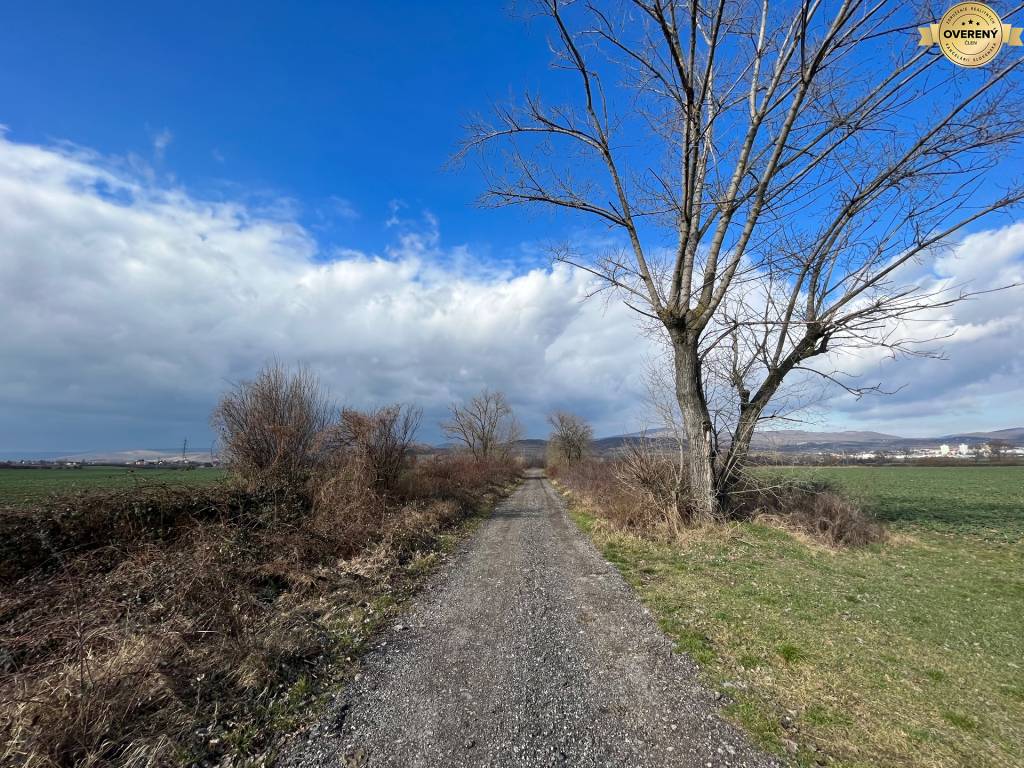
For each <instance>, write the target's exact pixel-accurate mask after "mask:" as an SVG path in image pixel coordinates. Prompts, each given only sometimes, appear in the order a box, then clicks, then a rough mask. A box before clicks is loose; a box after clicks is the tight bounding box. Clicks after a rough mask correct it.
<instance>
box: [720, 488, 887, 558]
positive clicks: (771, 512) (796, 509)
mask: <svg viewBox="0 0 1024 768" xmlns="http://www.w3.org/2000/svg"><path fill="white" fill-rule="evenodd" d="M730 502H731V513H732V516H733V517H734V518H738V519H745V520H758V521H760V522H765V523H770V524H775V525H779V526H781V527H784V528H788V529H791V530H795V531H798V532H800V533H804V534H806V535H808V536H810V537H811V538H813V539H814V540H815V541H818V542H820V543H822V544H825V545H826V546H829V547H835V548H838V547H859V546H864V545H866V544H872V543H874V542H878V541H882V540H884V539H885V537H886V532H885V528H884V527H883V526H882V525H881V524H880V523H878V522H877V521H875V520H874V519H873V518H872V517H871V516H870V515H869V514H868V513H867V512H865V511H864V509H862V508H861V507H860V506H859V505H858V504H857V503H856V502H855V501H854V500H853V499H851V498H849V497H848V496H846V495H844V494H843V493H842V492H841V491H839V490H838V489H836V488H833V487H832V486H830V485H828V484H826V483H820V482H817V483H815V482H800V481H796V480H790V479H785V478H784V479H776V480H774V481H771V480H763V479H761V478H755V477H752V476H750V475H747V476H745V477H744V478H743V479H742V480H741V481H740V484H739V485H738V487H737V488H736V489H735V490H734V492H733V493H732V495H731V497H730Z"/></svg>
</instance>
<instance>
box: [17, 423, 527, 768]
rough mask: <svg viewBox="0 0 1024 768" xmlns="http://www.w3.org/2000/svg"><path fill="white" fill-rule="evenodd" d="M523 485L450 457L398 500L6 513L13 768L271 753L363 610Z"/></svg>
mask: <svg viewBox="0 0 1024 768" xmlns="http://www.w3.org/2000/svg"><path fill="white" fill-rule="evenodd" d="M399 421H401V420H399ZM513 476H514V469H513V468H512V467H511V465H510V464H507V463H501V462H474V461H472V460H470V459H468V457H464V456H459V457H448V456H444V457H437V458H435V459H428V460H425V461H422V462H418V463H417V464H416V465H415V466H414V467H412V468H411V470H410V471H408V472H405V473H403V474H402V475H400V477H399V479H398V481H397V482H396V483H395V492H394V494H392V495H389V496H387V497H384V496H382V495H378V494H374V493H365V492H364V493H362V494H359V493H353V492H352V490H351V489H352V488H353V483H351V482H350V481H349V480H348V479H346V478H345V477H343V476H341V475H329V474H328V473H326V471H325V472H323V473H322V474H316V475H315V476H314V477H313V479H312V481H311V482H310V483H309V484H308V485H307V487H306V488H305V489H303V491H302V492H301V493H295V494H290V493H289V494H285V493H280V492H279V490H277V489H275V490H273V491H267V492H264V491H263V490H259V491H252V490H249V489H247V488H244V487H241V486H232V485H226V486H224V487H216V488H181V489H178V488H174V489H170V488H152V487H146V488H139V489H132V490H124V491H118V492H110V491H101V492H90V493H86V494H80V495H78V496H73V497H67V498H64V499H59V500H55V501H52V502H48V503H47V505H44V506H41V507H39V508H37V509H34V510H29V511H25V510H22V511H19V512H15V511H13V510H0V531H2V532H3V533H5V534H7V533H10V534H13V535H12V536H11V537H10V538H5V539H4V540H3V542H2V543H3V550H2V554H3V558H4V565H5V566H9V572H8V573H7V578H8V579H9V580H11V581H13V580H15V579H16V580H17V581H16V584H14V585H13V588H4V589H0V671H2V672H3V674H2V676H0V701H2V702H3V710H2V711H3V715H4V716H3V717H2V718H0V742H2V743H3V745H4V746H3V748H0V764H3V765H22V766H31V767H32V768H44V766H45V767H46V768H54V767H58V766H59V767H64V766H67V768H71V766H81V765H94V766H97V765H111V766H137V765H154V766H159V765H175V764H183V763H188V764H196V765H207V764H209V765H212V764H215V763H217V762H218V761H220V760H221V758H222V756H223V755H222V752H223V751H224V750H225V749H226V747H227V745H228V744H229V743H231V744H235V745H236V746H238V747H239V748H241V749H242V751H243V753H248V754H252V753H253V752H254V751H259V750H263V749H265V748H266V747H267V746H268V745H269V744H270V743H271V741H272V740H273V739H274V738H276V737H277V735H279V734H280V733H281V731H282V730H283V726H282V724H281V722H280V718H281V717H282V714H281V713H282V712H283V711H285V710H286V709H287V706H288V705H287V701H288V700H289V696H290V694H289V691H294V690H297V689H299V688H301V683H302V681H304V680H309V679H310V678H311V677H315V676H317V675H324V674H326V671H327V670H326V666H327V665H326V664H325V662H328V661H330V662H334V663H341V664H343V663H344V662H343V661H342V660H343V659H344V657H345V655H349V654H353V652H354V651H355V650H356V649H358V648H359V647H360V645H361V644H362V643H364V642H365V641H366V640H367V639H368V637H369V634H370V631H371V630H372V628H373V624H372V621H371V623H369V624H364V618H365V619H367V620H368V621H369V620H370V617H371V616H373V615H374V613H373V611H370V610H369V608H368V607H367V606H368V605H369V603H371V602H372V601H373V600H375V599H377V598H378V597H380V596H382V595H391V594H392V593H393V592H394V591H395V587H396V585H399V584H400V583H401V582H400V581H399V580H400V579H401V578H404V576H403V574H404V573H405V572H404V571H403V570H402V566H403V564H405V563H411V562H414V561H415V560H416V556H417V553H418V552H420V551H422V550H423V549H429V548H430V547H432V546H434V544H435V542H436V537H437V536H438V534H439V533H440V532H441V531H442V530H443V529H444V528H445V527H446V526H449V525H451V524H452V523H454V522H457V521H458V520H460V519H462V518H463V517H465V516H466V515H468V514H469V513H471V512H472V511H473V510H474V509H476V508H478V507H479V506H480V505H481V503H482V502H483V500H484V499H485V498H486V497H487V495H488V494H491V493H493V492H494V491H495V490H496V489H497V488H498V487H499V486H501V485H504V484H505V483H506V482H507V481H508V480H510V479H511V478H512V477H513ZM333 479H337V483H334V484H333V485H332V482H331V481H332V480H333ZM332 488H333V489H335V491H337V489H339V488H340V489H342V492H337V493H334V492H332V490H331V489H332ZM22 554H27V555H28V556H29V560H26V561H25V562H22V563H18V562H16V561H17V560H18V558H19V556H20V555H22ZM11 563H14V564H13V565H11ZM302 704H304V702H303V701H300V702H298V705H302ZM298 705H296V706H298ZM300 709H302V710H303V711H304V707H300ZM236 764H239V763H237V762H236Z"/></svg>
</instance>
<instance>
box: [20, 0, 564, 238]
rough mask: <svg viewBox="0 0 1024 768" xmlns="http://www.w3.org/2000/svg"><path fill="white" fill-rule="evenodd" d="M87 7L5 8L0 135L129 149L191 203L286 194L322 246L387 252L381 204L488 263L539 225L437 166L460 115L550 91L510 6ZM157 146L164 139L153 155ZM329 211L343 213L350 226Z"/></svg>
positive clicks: (530, 30) (541, 49)
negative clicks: (403, 211) (480, 200)
mask: <svg viewBox="0 0 1024 768" xmlns="http://www.w3.org/2000/svg"><path fill="white" fill-rule="evenodd" d="M99 8H100V6H97V5H95V4H87V3H53V2H46V1H45V0H44V1H43V2H34V3H17V4H9V5H8V7H7V8H6V9H5V11H4V15H3V23H2V24H0V93H2V95H3V104H4V107H3V114H2V116H0V121H2V122H3V123H5V124H6V125H7V126H8V127H9V129H10V135H11V138H13V139H15V140H18V141H29V142H47V141H51V140H54V139H60V140H70V141H73V142H75V143H76V144H80V145H82V146H85V147H89V148H91V149H94V150H97V151H99V152H101V153H104V154H109V155H122V154H126V153H129V152H134V153H137V154H138V155H140V156H144V157H146V158H149V159H152V160H154V161H155V162H154V164H155V165H156V166H157V168H158V170H159V171H161V172H162V173H166V174H173V175H174V176H175V177H176V178H177V179H178V180H180V182H181V183H183V184H185V185H187V187H188V188H189V189H190V190H191V191H192V192H193V193H195V194H197V195H201V196H204V197H216V196H221V195H223V196H227V197H232V198H234V197H237V196H239V195H240V194H245V195H252V196H253V197H254V198H255V199H257V200H258V198H259V197H260V196H264V197H266V198H267V199H268V200H269V199H275V200H276V199H279V198H282V197H285V198H291V199H292V200H294V201H295V202H296V203H297V204H298V206H299V216H300V220H301V221H303V223H305V224H307V225H309V226H311V227H316V231H317V235H318V238H319V239H321V241H322V242H323V243H324V244H325V245H329V244H331V243H334V244H337V245H341V246H344V247H347V248H358V249H365V250H375V249H376V250H379V249H381V248H383V247H384V245H385V244H386V243H387V242H388V233H387V232H386V231H385V228H384V227H383V226H382V222H383V221H384V220H385V219H386V218H387V211H388V206H389V203H390V202H391V201H392V200H400V201H402V202H403V203H404V204H405V205H406V206H408V209H407V210H413V211H418V210H420V209H423V208H427V209H429V210H431V211H433V212H435V213H436V214H437V215H439V216H441V217H442V218H443V220H444V222H445V227H446V229H448V230H450V231H452V232H458V237H459V239H460V240H462V241H463V242H466V243H468V244H470V245H472V246H474V247H475V248H476V249H477V250H478V251H479V250H480V249H484V250H488V251H493V252H494V254H495V255H496V256H499V257H501V256H507V255H513V256H518V255H519V246H520V244H521V243H522V242H523V241H524V240H529V239H531V238H532V237H534V236H543V235H544V234H545V233H546V232H548V231H549V230H550V229H551V227H552V224H551V221H550V219H548V218H546V217H535V216H534V217H526V216H524V215H522V213H520V212H517V211H499V212H492V213H490V214H488V215H486V216H481V215H480V212H479V210H477V209H475V208H474V206H473V200H474V198H475V197H476V196H477V195H478V194H479V192H480V189H481V182H480V179H479V176H478V174H477V173H476V172H475V169H474V168H473V167H472V166H470V167H468V168H466V169H464V170H462V171H461V172H447V171H445V170H444V169H443V166H444V164H445V163H446V161H447V160H448V158H449V157H450V155H451V154H452V153H453V151H454V150H455V149H456V146H457V142H458V140H459V138H460V136H461V134H462V128H463V126H464V124H465V122H466V119H467V116H469V115H470V114H471V113H472V112H475V111H481V110H484V109H486V107H487V106H488V104H490V103H491V102H492V101H494V100H505V99H507V98H508V97H509V96H510V95H512V94H519V93H521V92H522V89H523V88H524V87H525V86H527V85H528V84H534V85H536V84H539V83H540V82H542V81H543V79H544V77H545V74H546V70H547V60H548V54H547V50H546V46H545V44H544V39H545V38H544V34H545V32H546V31H545V30H544V29H543V28H539V29H538V28H535V26H534V25H531V24H530V23H527V22H526V21H525V19H524V18H523V17H522V15H521V14H520V15H518V16H517V15H514V9H513V8H512V7H511V6H507V7H505V8H504V9H502V7H501V6H500V5H499V4H491V3H457V2H447V3H445V2H440V3H421V2H389V3H338V2H322V3H308V2H307V3H268V2H246V3H232V2H220V3H195V2H185V3H172V4H148V3H135V2H132V3H127V2H125V3H120V2H107V3H103V4H102V10H99ZM165 132H169V136H170V143H169V144H168V145H167V146H166V148H165V150H164V151H163V153H162V158H153V157H152V154H153V146H154V141H156V140H157V138H158V137H159V136H161V135H168V134H165ZM335 198H338V199H341V200H344V201H348V203H350V205H351V211H350V212H349V213H348V214H347V215H344V214H343V215H339V212H338V208H337V205H336V203H335V200H334V199H335ZM346 210H347V209H346ZM353 214H358V216H355V215H353Z"/></svg>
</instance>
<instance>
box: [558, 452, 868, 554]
mask: <svg viewBox="0 0 1024 768" xmlns="http://www.w3.org/2000/svg"><path fill="white" fill-rule="evenodd" d="M677 468H678V462H677V461H676V460H675V459H674V458H673V457H670V456H667V455H664V454H659V453H656V452H652V451H648V450H645V449H643V448H638V449H636V450H627V451H626V452H625V454H624V455H623V456H621V457H619V458H616V459H612V460H606V461H596V460H590V461H584V462H581V463H580V464H577V465H574V466H572V467H567V468H559V469H558V470H557V471H556V474H557V476H558V478H559V479H560V480H561V481H562V482H563V483H564V484H565V485H566V486H567V487H569V488H570V489H571V490H573V491H575V492H577V493H578V494H580V495H581V496H584V497H586V498H587V499H588V501H589V502H590V504H591V506H592V507H593V508H594V509H595V511H596V512H597V513H598V514H599V515H600V516H601V517H602V518H604V519H606V520H608V521H609V522H610V523H611V524H612V525H614V526H615V527H617V528H622V529H629V530H634V531H637V532H640V533H661V534H673V533H676V532H678V531H679V529H680V527H681V518H680V516H679V513H678V511H677V509H678V507H677V504H676V493H678V494H679V498H680V499H681V501H682V503H683V504H685V503H686V486H685V484H683V483H680V484H679V485H678V486H677V484H676V483H677V479H676V478H677V474H676V473H677ZM677 489H678V490H677ZM728 504H729V506H728V514H729V518H730V519H731V520H754V521H758V522H762V523H767V524H771V525H777V526H780V527H784V528H786V529H788V530H792V531H795V532H799V533H802V534H805V535H807V536H809V537H811V538H812V539H814V540H815V541H817V542H819V543H822V544H824V545H826V546H829V547H836V548H838V547H857V546H864V545H866V544H871V543H874V542H878V541H882V540H884V539H885V536H886V532H885V528H884V527H883V526H882V525H881V524H879V523H878V522H876V521H875V520H874V519H873V518H872V517H871V516H870V515H869V514H867V513H866V512H865V511H864V510H863V509H862V508H861V507H860V506H859V505H858V504H856V503H855V502H854V501H853V500H852V499H850V498H849V497H848V496H845V495H844V494H842V493H841V492H840V491H838V490H837V489H835V488H833V487H831V486H828V485H825V484H823V483H806V482H797V481H794V480H787V479H783V480H778V481H767V480H762V479H760V478H757V477H755V476H752V475H744V476H743V477H742V478H741V479H740V481H739V482H738V484H737V486H736V487H735V488H734V489H733V492H732V493H731V494H730V496H729V501H728Z"/></svg>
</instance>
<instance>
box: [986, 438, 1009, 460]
mask: <svg viewBox="0 0 1024 768" xmlns="http://www.w3.org/2000/svg"><path fill="white" fill-rule="evenodd" d="M1011 447H1012V446H1011V445H1010V444H1009V443H1008V442H1007V441H1006V440H1000V439H999V438H993V439H992V440H989V441H988V455H989V456H991V457H992V458H993V459H1001V458H1002V457H1003V456H1005V455H1006V454H1007V453H1008V452H1009V450H1010V448H1011Z"/></svg>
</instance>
